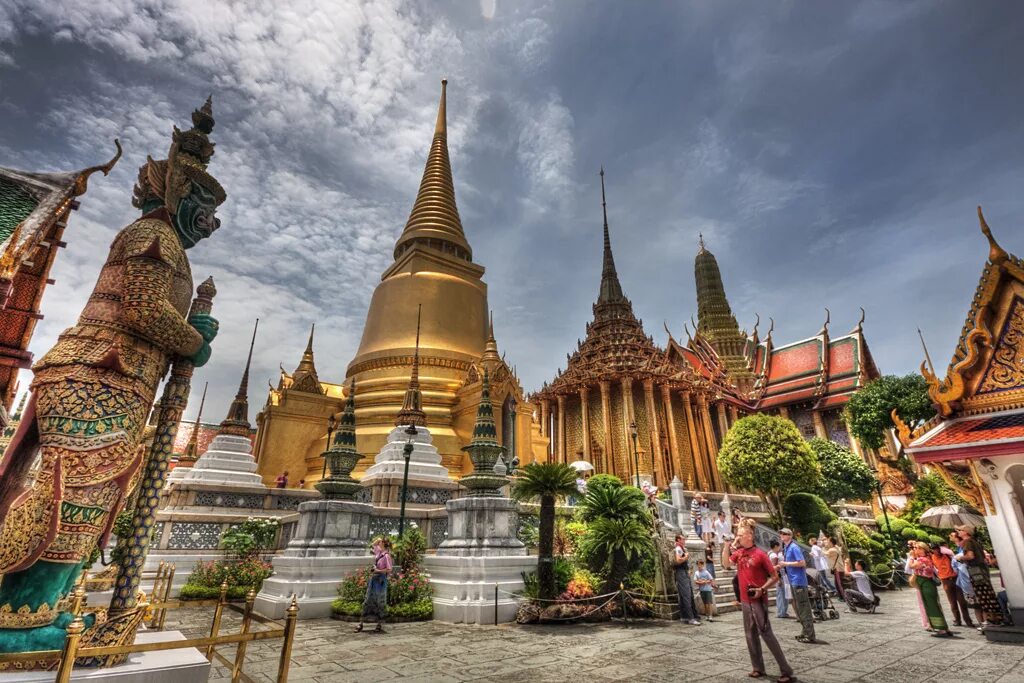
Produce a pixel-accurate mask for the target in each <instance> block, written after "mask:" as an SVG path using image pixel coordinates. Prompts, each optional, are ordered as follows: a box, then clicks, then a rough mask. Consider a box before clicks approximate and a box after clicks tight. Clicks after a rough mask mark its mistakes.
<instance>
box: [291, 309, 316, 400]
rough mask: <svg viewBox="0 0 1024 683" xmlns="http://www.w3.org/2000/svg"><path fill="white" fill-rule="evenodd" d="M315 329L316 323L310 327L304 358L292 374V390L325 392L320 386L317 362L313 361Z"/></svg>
mask: <svg viewBox="0 0 1024 683" xmlns="http://www.w3.org/2000/svg"><path fill="white" fill-rule="evenodd" d="M315 330H316V325H315V324H314V325H313V326H312V327H311V328H310V329H309V341H308V342H306V350H305V351H304V352H303V353H302V360H300V361H299V366H298V367H297V368H295V372H293V373H292V375H291V384H290V385H289V386H288V388H289V389H291V390H294V391H306V392H309V393H311V394H322V393H324V390H323V387H321V386H320V378H319V377H318V376H317V374H316V364H314V362H313V332H314V331H315Z"/></svg>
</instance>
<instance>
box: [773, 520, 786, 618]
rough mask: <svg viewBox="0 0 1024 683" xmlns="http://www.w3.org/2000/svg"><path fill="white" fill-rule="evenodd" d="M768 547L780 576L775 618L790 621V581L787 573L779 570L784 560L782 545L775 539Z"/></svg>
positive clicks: (776, 590) (776, 595) (776, 591)
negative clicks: (780, 563)
mask: <svg viewBox="0 0 1024 683" xmlns="http://www.w3.org/2000/svg"><path fill="white" fill-rule="evenodd" d="M768 547H769V548H770V551H769V552H768V559H769V560H770V561H771V563H772V566H773V567H775V573H776V574H778V575H779V587H778V588H776V589H775V616H777V617H778V618H779V619H789V618H790V617H789V600H790V590H789V579H788V578H787V576H786V572H785V571H783V570H782V569H780V568H779V562H780V561H781V560H782V544H781V543H779V541H778V540H777V539H774V538H773V539H772V541H771V543H769V544H768Z"/></svg>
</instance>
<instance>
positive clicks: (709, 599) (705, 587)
mask: <svg viewBox="0 0 1024 683" xmlns="http://www.w3.org/2000/svg"><path fill="white" fill-rule="evenodd" d="M693 582H694V583H696V584H697V590H698V591H700V601H701V603H703V605H704V618H705V619H707V620H708V621H714V619H712V617H713V616H714V614H715V577H713V576H712V575H711V572H709V571H708V570H707V563H706V562H705V561H704V560H698V561H697V571H696V573H694V575H693Z"/></svg>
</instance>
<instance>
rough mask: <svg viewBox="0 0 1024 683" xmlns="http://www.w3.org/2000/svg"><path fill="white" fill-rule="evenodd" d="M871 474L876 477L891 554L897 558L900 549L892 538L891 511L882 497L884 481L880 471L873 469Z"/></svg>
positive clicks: (879, 501) (879, 502)
mask: <svg viewBox="0 0 1024 683" xmlns="http://www.w3.org/2000/svg"><path fill="white" fill-rule="evenodd" d="M871 474H872V475H873V476H874V477H875V491H876V492H877V493H878V504H879V506H881V508H882V516H883V517H885V531H886V533H887V534H888V535H889V552H890V553H893V558H895V557H896V555H895V552H894V551H895V550H896V548H897V547H898V545H897V543H896V539H894V538H893V537H892V525H891V524H889V511H888V510H887V509H886V508H885V496H883V495H882V480H881V479H880V478H879V476H878V469H877V468H875V467H872V468H871Z"/></svg>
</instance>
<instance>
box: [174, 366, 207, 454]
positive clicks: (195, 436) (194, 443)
mask: <svg viewBox="0 0 1024 683" xmlns="http://www.w3.org/2000/svg"><path fill="white" fill-rule="evenodd" d="M209 386H210V383H209V382H206V383H205V384H203V397H202V398H201V399H199V413H198V414H197V415H196V421H195V424H193V425H192V434H190V435H189V437H188V445H187V446H185V452H184V453H182V455H181V458H180V459H179V462H181V461H182V460H191V461H194V460H195V459H196V458H197V457H199V456H198V455H197V453H196V452H197V451H198V450H199V427H200V424H199V423H200V421H201V420H202V419H203V406H204V405H206V389H207V387H209Z"/></svg>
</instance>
